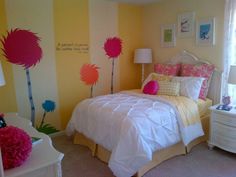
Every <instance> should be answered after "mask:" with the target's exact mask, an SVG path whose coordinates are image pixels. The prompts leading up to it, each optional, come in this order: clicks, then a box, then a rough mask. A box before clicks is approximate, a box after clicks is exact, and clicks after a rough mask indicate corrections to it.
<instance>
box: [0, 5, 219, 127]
mask: <svg viewBox="0 0 236 177" xmlns="http://www.w3.org/2000/svg"><path fill="white" fill-rule="evenodd" d="M35 1H36V0H35ZM6 2H7V7H8V11H7V12H8V13H7V14H8V15H7V16H6V13H5V10H6V9H5V8H4V7H5V5H4V0H0V24H1V25H0V34H5V33H4V32H5V31H6V29H7V23H9V24H10V27H12V26H13V27H15V26H16V27H17V26H19V27H20V28H23V27H24V26H25V27H26V28H29V27H28V26H29V25H31V24H32V25H33V27H34V28H33V30H34V31H35V32H38V30H39V32H38V33H39V34H40V35H41V37H42V42H41V43H42V45H43V47H44V52H45V54H47V55H44V57H45V59H44V60H43V61H42V62H40V64H38V66H37V67H35V72H32V76H33V78H35V81H34V83H35V84H37V79H39V80H40V79H42V76H41V74H37V73H38V71H37V70H40V71H41V70H42V71H43V69H45V67H46V66H48V64H46V65H43V64H44V63H45V62H46V60H47V62H50V61H51V60H53V61H54V60H55V61H54V62H51V63H52V65H55V68H56V71H55V72H54V71H52V72H51V74H53V73H55V78H56V79H54V80H55V81H54V82H53V84H52V83H51V82H48V81H47V84H46V86H45V88H49V87H52V85H54V84H56V87H54V86H53V89H51V91H53V90H55V89H54V88H56V90H55V93H54V94H55V95H54V96H55V99H56V97H58V107H57V109H58V112H59V115H58V116H56V115H55V114H51V113H50V115H52V116H53V117H56V118H55V121H57V120H58V119H59V120H58V121H61V124H60V123H59V124H58V125H61V128H62V129H64V128H65V127H66V124H67V122H68V120H69V119H70V117H71V114H72V110H73V109H74V107H75V105H76V104H77V103H78V102H80V101H81V100H83V99H85V98H88V97H89V96H90V87H89V86H86V85H85V84H84V83H83V82H81V80H80V73H79V72H80V68H81V66H82V65H83V64H85V63H93V64H97V65H98V66H99V67H100V69H99V72H100V74H101V77H100V78H99V80H100V82H99V81H98V83H97V85H96V86H95V87H94V93H95V94H94V95H101V94H107V93H109V90H110V80H108V79H110V75H111V73H110V70H111V62H110V60H109V59H108V57H107V56H105V52H104V51H103V44H104V42H105V40H106V38H108V37H112V36H118V37H120V38H121V39H122V40H123V52H122V54H121V56H120V57H119V59H117V60H116V71H115V75H116V76H115V78H116V81H115V84H116V85H115V88H116V89H115V91H119V90H126V89H133V88H139V87H140V85H141V65H138V64H134V63H133V54H134V50H135V49H136V48H142V47H145V48H146V47H150V48H152V49H153V52H154V61H155V62H164V61H165V60H166V59H168V58H169V57H171V56H173V55H174V54H176V53H177V52H179V51H181V50H183V49H186V50H188V51H190V52H192V53H194V54H196V55H197V56H199V57H200V58H203V59H206V60H209V61H210V62H212V63H215V64H216V66H218V67H219V68H220V69H222V53H223V25H224V24H223V19H224V1H223V0H207V1H205V0H175V1H173V0H166V1H164V2H160V3H153V4H150V5H145V6H137V5H131V4H124V3H116V2H109V1H105V0H104V1H100V2H98V1H97V0H79V1H78V0H44V1H37V3H39V4H41V5H42V6H43V5H44V4H47V3H49V5H50V6H48V8H47V10H44V12H45V14H46V15H47V16H50V20H42V18H44V16H40V18H38V16H37V15H36V13H34V12H32V11H29V10H27V8H29V7H28V5H27V4H28V3H26V1H24V2H25V3H24V4H23V5H21V7H19V6H18V5H19V4H17V3H19V2H18V1H17V0H5V3H6ZM29 2H31V1H29ZM43 3H44V4H43ZM20 4H22V3H20ZM30 4H31V5H32V6H33V4H34V2H33V1H32V2H31V3H30ZM209 7H210V10H209ZM24 8H25V9H26V10H25V11H24V14H25V16H26V17H27V20H24V19H25V18H23V19H22V20H24V21H23V22H24V23H23V22H22V21H21V20H18V18H19V17H17V16H14V14H13V15H11V14H12V11H13V10H12V9H18V12H17V13H19V14H20V13H21V11H22V9H24ZM34 8H35V9H37V7H35V6H34ZM37 10H39V9H37ZM41 10H42V8H40V11H41ZM192 11H193V12H195V14H196V19H200V18H208V17H215V18H216V34H215V37H216V45H215V46H213V47H199V46H196V44H195V35H194V36H192V37H190V38H179V37H178V36H177V40H176V44H177V45H176V47H174V48H161V47H160V36H161V35H160V27H161V24H176V25H177V17H178V15H179V14H181V13H183V12H192ZM44 12H43V13H44ZM27 13H32V15H33V16H32V15H30V14H27ZM94 15H96V16H94ZM9 17H10V18H9ZM32 18H33V19H32ZM51 18H52V19H51ZM6 19H10V20H9V22H7V20H6ZM44 21H46V22H44ZM9 24H8V26H9ZM20 25H23V26H20ZM27 25H28V26H27ZM37 25H38V28H36V27H37ZM45 26H47V29H46V27H45ZM30 29H31V28H30ZM44 29H45V30H44ZM47 35H48V36H47ZM49 38H50V39H49ZM59 43H60V44H69V43H73V44H86V45H88V47H89V50H88V51H87V52H86V51H85V53H81V52H78V51H76V50H72V51H62V50H56V48H57V46H58V44H59ZM54 54H55V57H54ZM1 59H3V58H1ZM2 64H3V70H4V73H5V79H6V85H5V86H4V87H1V88H0V98H1V100H8V101H7V102H5V101H4V102H1V103H0V112H12V111H19V110H20V108H19V107H18V109H17V101H16V94H15V90H16V89H18V88H15V86H14V78H17V76H15V75H17V74H16V73H14V72H13V69H12V66H11V64H9V63H7V62H6V61H5V60H4V61H3V62H2ZM40 67H41V69H40ZM147 68H148V69H149V70H146V71H147V72H146V74H147V73H148V72H151V71H153V68H152V66H151V65H149V67H147ZM49 73H50V72H49ZM13 75H14V76H13ZM105 76H106V77H105ZM43 77H47V76H44V75H43ZM104 78H108V79H104ZM105 80H106V81H105ZM18 82H21V83H23V82H24V80H23V79H22V80H21V81H18ZM40 83H41V82H40ZM43 85H45V84H43ZM36 86H37V87H34V90H37V89H39V90H43V89H41V86H42V84H40V85H36ZM21 89H24V87H22V88H21ZM48 90H49V89H46V91H45V92H38V93H37V96H38V97H36V99H37V100H35V101H36V102H38V103H40V104H41V102H42V101H41V100H40V99H45V98H46V97H45V95H44V93H48V94H49V96H50V95H53V94H52V93H51V92H48ZM18 95H19V94H18ZM26 99H27V98H26ZM27 109H28V107H27ZM40 111H41V110H40ZM40 113H41V112H40ZM59 117H60V118H59ZM52 123H53V122H52ZM54 123H55V122H54Z"/></svg>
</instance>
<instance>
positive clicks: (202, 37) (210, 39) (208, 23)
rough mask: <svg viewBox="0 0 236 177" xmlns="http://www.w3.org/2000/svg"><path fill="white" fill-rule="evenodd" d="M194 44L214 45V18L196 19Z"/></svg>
mask: <svg viewBox="0 0 236 177" xmlns="http://www.w3.org/2000/svg"><path fill="white" fill-rule="evenodd" d="M196 44H197V45H199V46H213V45H215V18H208V19H200V20H198V21H197V25H196Z"/></svg>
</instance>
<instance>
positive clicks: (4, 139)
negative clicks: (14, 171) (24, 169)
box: [0, 126, 32, 169]
mask: <svg viewBox="0 0 236 177" xmlns="http://www.w3.org/2000/svg"><path fill="white" fill-rule="evenodd" d="M0 147H1V152H2V161H3V168H4V169H9V168H14V167H17V166H20V165H21V164H22V163H23V162H24V161H25V160H26V159H27V158H28V157H29V155H30V152H31V151H32V142H31V137H30V136H29V135H28V134H27V133H26V132H25V131H23V130H22V129H19V128H17V127H13V126H7V127H4V128H0Z"/></svg>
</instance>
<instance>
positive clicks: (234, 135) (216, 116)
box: [208, 105, 236, 153]
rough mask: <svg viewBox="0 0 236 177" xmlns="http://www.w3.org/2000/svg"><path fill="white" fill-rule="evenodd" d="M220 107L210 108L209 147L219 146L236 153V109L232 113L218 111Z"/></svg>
mask: <svg viewBox="0 0 236 177" xmlns="http://www.w3.org/2000/svg"><path fill="white" fill-rule="evenodd" d="M217 106H218V105H215V106H212V107H210V110H211V118H210V139H209V141H208V146H209V147H210V149H212V148H213V147H214V146H217V147H219V148H221V149H224V150H226V151H229V152H233V153H236V109H235V108H232V109H231V110H230V111H223V110H217V109H216V107H217Z"/></svg>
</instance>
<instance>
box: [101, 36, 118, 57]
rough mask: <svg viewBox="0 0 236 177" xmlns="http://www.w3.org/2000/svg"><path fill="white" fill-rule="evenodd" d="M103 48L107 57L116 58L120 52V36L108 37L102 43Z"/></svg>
mask: <svg viewBox="0 0 236 177" xmlns="http://www.w3.org/2000/svg"><path fill="white" fill-rule="evenodd" d="M104 49H105V51H106V55H107V56H108V57H109V58H116V57H118V56H119V55H120V54H121V52H122V41H121V39H120V38H117V37H113V38H108V39H107V40H106V42H105V44H104Z"/></svg>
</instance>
